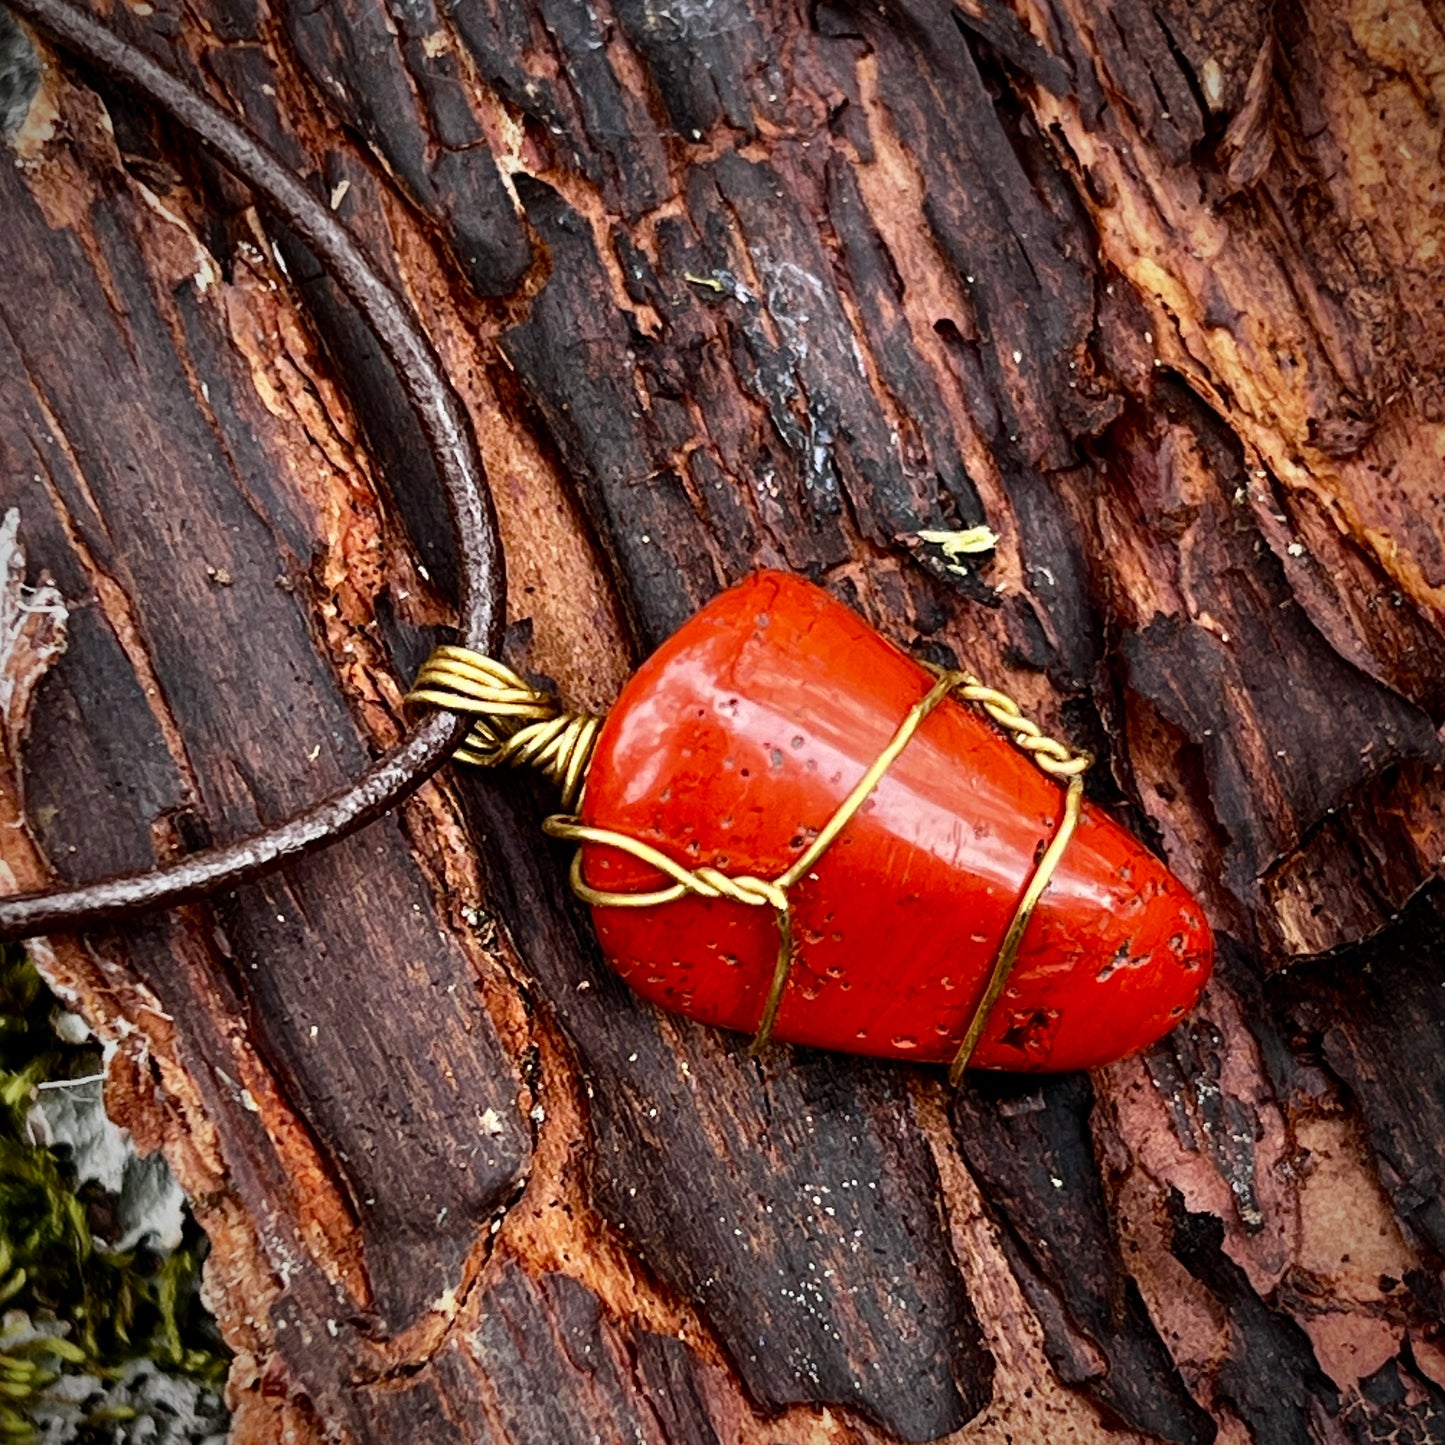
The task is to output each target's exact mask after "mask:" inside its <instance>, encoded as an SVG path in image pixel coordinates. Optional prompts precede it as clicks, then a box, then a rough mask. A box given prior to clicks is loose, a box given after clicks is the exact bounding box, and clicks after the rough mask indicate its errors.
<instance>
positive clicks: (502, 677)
mask: <svg viewBox="0 0 1445 1445" xmlns="http://www.w3.org/2000/svg"><path fill="white" fill-rule="evenodd" d="M406 702H407V705H408V706H411V707H417V706H428V707H439V708H445V709H446V710H447V711H448V712H459V713H466V714H469V715H471V716H473V717H474V718H475V719H476V721H475V722H474V723H473V724H472V727H471V730H470V731H469V732H468V733H467V735H466V737H465V738H464V739H463V741H462V743H461V745H460V746H459V747H458V748H457V750H456V753H455V754H454V756H455V758H456V760H457V761H458V762H462V763H470V764H472V766H474V767H479V768H499V767H514V768H521V767H530V768H536V769H537V770H538V771H539V772H541V773H543V774H545V775H546V776H547V777H549V778H551V779H552V781H553V782H555V783H556V784H557V785H558V787H559V788H560V789H561V792H562V806H563V807H564V808H568V809H575V808H576V807H577V804H578V802H579V801H580V800H581V797H582V787H583V784H584V783H585V782H586V779H587V765H588V763H589V762H591V760H592V749H593V747H594V746H595V745H596V742H597V732H598V729H599V728H601V726H602V719H601V718H599V717H592V716H590V715H588V714H586V713H573V712H568V711H567V710H566V708H564V707H563V706H562V703H561V701H560V700H559V699H558V698H556V697H554V696H553V695H552V694H551V693H547V692H539V691H538V690H537V689H536V688H534V687H532V686H531V685H530V684H529V683H528V682H526V681H525V679H523V678H521V677H519V676H518V675H517V674H516V673H515V672H513V671H512V669H511V668H510V667H508V666H506V664H505V663H501V662H497V661H496V660H495V659H494V658H490V657H485V656H483V654H481V653H480V652H473V651H472V650H471V649H470V648H466V647H453V646H445V647H438V648H437V649H436V651H434V652H433V653H432V655H431V656H430V657H429V658H427V660H426V662H425V663H424V664H423V665H422V669H421V671H420V672H419V673H417V678H416V684H415V686H413V688H412V690H411V691H410V692H409V693H407V695H406Z"/></svg>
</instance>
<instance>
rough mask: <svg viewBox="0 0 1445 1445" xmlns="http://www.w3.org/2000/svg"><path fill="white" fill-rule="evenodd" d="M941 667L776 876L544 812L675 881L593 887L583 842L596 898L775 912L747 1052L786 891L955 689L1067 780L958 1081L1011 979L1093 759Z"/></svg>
mask: <svg viewBox="0 0 1445 1445" xmlns="http://www.w3.org/2000/svg"><path fill="white" fill-rule="evenodd" d="M937 676H938V680H937V682H935V683H934V685H933V686H932V688H930V689H929V691H928V692H927V694H926V695H925V696H924V697H922V698H921V699H920V700H919V701H918V702H916V703H915V704H914V705H913V707H912V708H910V709H909V711H908V713H907V714H906V715H905V716H904V718H903V721H902V722H901V723H899V725H898V727H897V729H896V731H895V732H894V734H893V736H892V737H891V738H890V739H889V740H888V744H887V746H886V747H885V748H884V749H883V751H882V752H881V753H879V754H878V756H877V757H876V758H875V759H874V760H873V762H872V764H871V765H870V766H869V768H868V770H867V771H866V772H865V773H864V774H863V776H862V777H861V778H860V779H859V780H858V783H857V785H856V786H855V787H854V788H853V790H852V792H850V793H849V794H848V796H847V797H846V798H845V799H844V800H843V802H842V803H841V804H840V805H839V806H838V808H837V810H836V811H835V812H834V814H833V816H832V817H831V818H829V820H828V821H827V823H826V824H825V825H824V826H823V829H822V831H821V832H820V833H819V834H818V836H817V837H816V838H814V839H813V842H812V844H811V845H810V846H809V847H808V849H807V850H806V851H805V852H804V853H803V854H802V856H801V857H800V858H798V859H797V861H796V862H794V863H793V865H792V866H791V867H790V868H788V869H787V871H786V872H784V873H780V874H779V875H778V877H776V878H774V879H771V880H769V879H765V878H754V877H752V876H751V875H748V874H742V875H732V876H730V875H728V874H726V873H722V872H719V871H718V870H717V869H716V868H710V867H701V868H684V867H683V866H682V865H681V864H679V863H675V862H674V861H673V860H672V859H671V858H669V857H668V856H667V855H666V854H665V853H662V852H660V851H659V850H658V849H656V848H654V847H652V846H651V845H650V844H648V843H644V842H642V841H641V840H639V839H636V838H630V837H628V836H627V835H626V834H625V833H615V832H613V831H612V830H611V829H610V828H594V827H591V826H589V825H588V824H585V823H582V822H580V821H579V820H578V819H577V818H575V817H568V816H562V815H558V816H554V817H551V818H548V819H547V820H546V822H544V823H543V824H542V827H543V829H544V831H546V832H547V833H548V834H549V835H550V836H551V837H553V838H562V839H566V840H567V841H569V842H574V843H599V844H602V845H604V846H606V847H609V848H617V849H619V850H620V851H622V852H624V853H629V854H631V855H632V857H634V858H637V859H639V860H640V861H641V862H643V863H646V864H648V865H649V866H651V867H653V868H656V869H657V870H658V872H660V873H662V874H664V875H665V876H666V877H668V878H671V879H672V880H673V881H672V884H671V885H670V886H669V887H666V888H659V889H654V890H652V891H651V892H648V893H614V892H608V891H606V890H603V889H598V888H593V887H592V886H591V885H590V884H589V883H588V882H587V881H586V879H584V878H583V876H582V851H581V849H580V848H579V849H578V850H577V852H576V853H575V854H574V855H573V857H572V869H571V883H572V888H573V890H574V891H575V892H576V894H577V896H578V897H579V898H581V899H582V900H583V901H584V902H585V903H589V904H591V905H592V906H593V907H597V908H655V907H657V906H658V905H660V904H663V903H673V902H675V901H676V900H677V899H679V898H682V897H683V896H684V895H685V894H688V893H691V894H695V895H696V896H697V897H700V898H728V899H731V900H732V901H733V902H735V903H745V904H748V905H749V906H751V907H755V908H756V907H769V906H770V907H772V909H773V910H774V911H775V913H776V914H777V919H778V955H777V962H776V963H775V965H774V967H773V978H772V983H771V985H770V986H769V989H768V996H767V999H766V1001H765V1002H764V1004H763V1011H762V1014H761V1016H760V1017H759V1020H758V1027H757V1032H756V1033H755V1034H754V1035H753V1042H752V1049H751V1051H752V1052H753V1053H754V1054H756V1053H758V1052H759V1051H760V1050H761V1049H762V1048H763V1047H764V1046H765V1045H766V1044H767V1042H768V1040H769V1039H770V1038H771V1037H772V1032H773V1024H774V1023H775V1022H776V1020H777V1016H778V1010H779V1008H780V1007H781V1006H782V1002H783V994H784V992H785V991H786V989H787V985H788V977H789V974H790V973H791V972H792V966H793V913H792V902H791V899H790V897H789V890H790V889H791V888H792V887H793V886H794V884H796V883H797V882H798V881H799V880H800V879H801V878H803V877H804V876H805V875H806V874H807V873H808V872H809V870H810V869H811V868H812V867H813V865H814V864H815V863H816V862H817V861H818V859H819V858H821V857H822V856H823V854H824V853H825V852H826V851H827V849H828V848H829V847H830V846H831V845H832V843H833V841H834V840H835V839H836V838H837V836H838V834H839V833H841V832H842V831H843V829H844V828H845V827H847V825H848V823H849V822H850V821H851V819H852V818H853V816H854V814H856V813H857V811H858V809H859V808H861V807H862V806H863V803H864V802H865V801H866V800H867V798H868V795H869V794H870V793H871V792H872V791H873V790H874V788H876V787H877V786H878V784H879V783H880V782H881V781H882V779H883V776H884V774H885V773H887V771H888V769H889V768H891V767H892V766H893V764H894V762H895V761H896V760H897V758H898V755H899V754H900V753H901V752H902V751H903V749H904V748H905V747H907V746H908V743H909V741H910V740H911V739H912V737H913V735H914V734H915V733H916V732H917V731H918V728H919V726H920V724H921V723H922V722H923V720H924V719H925V718H926V717H927V716H928V715H929V713H931V712H932V711H933V710H934V708H936V707H937V706H938V705H939V703H941V702H942V701H943V700H944V698H946V697H947V696H949V695H950V694H951V693H956V694H957V695H958V696H959V697H961V698H962V699H963V700H964V701H965V702H971V703H974V704H975V705H976V706H978V707H980V708H981V709H982V710H983V711H984V712H985V713H987V714H988V716H989V717H990V718H992V719H993V721H994V722H996V723H997V724H999V726H1001V727H1003V728H1004V729H1006V730H1007V732H1008V733H1009V735H1010V740H1011V741H1012V742H1013V744H1014V746H1015V747H1017V748H1019V749H1020V751H1022V752H1023V753H1025V754H1026V755H1027V756H1028V757H1029V758H1030V759H1031V760H1032V761H1033V763H1034V765H1035V766H1036V767H1038V768H1039V770H1040V771H1041V772H1043V773H1045V774H1046V775H1047V776H1049V777H1052V778H1055V779H1058V780H1064V781H1066V782H1067V788H1066V791H1065V794H1064V806H1063V810H1062V813H1061V815H1060V818H1059V822H1058V824H1057V825H1056V827H1055V829H1054V833H1053V837H1052V838H1051V839H1050V842H1049V845H1048V847H1047V848H1046V849H1045V850H1044V852H1043V854H1042V856H1041V857H1040V858H1039V860H1038V862H1037V863H1036V864H1035V865H1034V868H1033V872H1032V873H1031V875H1030V877H1029V881H1028V884H1027V885H1026V886H1025V888H1024V891H1023V894H1022V895H1021V896H1020V898H1019V902H1018V906H1017V907H1016V908H1015V909H1014V914H1013V918H1012V919H1011V920H1010V922H1009V926H1008V929H1007V931H1006V932H1005V934H1004V937H1003V942H1002V943H1001V944H1000V945H999V951H998V953H997V955H996V956H995V958H994V964H993V969H992V970H991V972H990V974H989V980H988V983H987V985H986V986H985V988H984V991H983V994H982V996H981V997H980V999H979V1002H978V1004H977V1006H976V1007H975V1008H974V1011H973V1015H972V1017H971V1018H970V1020H969V1025H968V1028H967V1030H966V1031H965V1033H964V1038H963V1043H962V1044H961V1045H960V1046H959V1049H958V1052H957V1053H956V1054H955V1055H954V1057H953V1062H952V1063H951V1064H950V1066H949V1071H948V1073H949V1079H950V1080H951V1081H952V1082H953V1083H954V1084H957V1083H958V1081H959V1080H960V1079H961V1078H962V1076H963V1071H964V1069H965V1068H966V1067H967V1065H968V1061H969V1059H970V1058H971V1057H972V1056H973V1051H974V1049H975V1048H977V1046H978V1041H979V1039H980V1037H981V1036H982V1034H983V1029H984V1025H985V1024H986V1023H987V1022H988V1017H989V1014H990V1013H991V1012H992V1010H993V1007H994V1005H995V1004H996V1003H997V1002H998V1000H999V997H1000V996H1001V995H1002V993H1003V990H1004V987H1005V985H1006V984H1007V983H1008V978H1009V974H1010V973H1011V972H1012V971H1013V966H1014V964H1015V962H1016V961H1017V960H1018V953H1019V946H1020V944H1021V943H1022V942H1023V936H1024V930H1025V929H1026V928H1027V927H1028V922H1029V919H1030V917H1032V915H1033V911H1034V908H1035V906H1036V905H1037V903H1038V901H1039V899H1040V898H1041V897H1042V896H1043V893H1044V890H1045V888H1047V887H1048V884H1049V879H1050V878H1052V877H1053V874H1054V870H1055V869H1056V868H1057V867H1058V864H1059V860H1060V859H1061V858H1062V857H1063V855H1064V850H1065V848H1067V847H1068V843H1069V839H1070V838H1071V837H1072V836H1073V832H1074V826H1075V824H1076V823H1077V822H1078V818H1079V809H1080V805H1081V803H1082V801H1083V794H1084V784H1083V774H1084V772H1085V771H1086V770H1087V769H1088V767H1089V765H1090V762H1091V761H1092V760H1091V759H1090V758H1089V756H1088V754H1087V753H1079V752H1075V751H1073V750H1072V749H1070V748H1068V747H1066V746H1065V745H1064V744H1063V743H1061V742H1058V741H1057V740H1056V739H1054V738H1051V737H1048V736H1047V735H1046V734H1045V733H1044V731H1043V729H1042V728H1040V727H1039V725H1038V724H1037V723H1035V722H1034V721H1033V720H1032V719H1031V718H1027V717H1025V716H1024V715H1023V712H1022V711H1021V710H1020V708H1019V705H1018V704H1017V703H1016V702H1015V701H1014V700H1013V699H1012V698H1011V697H1009V696H1008V694H1007V693H1002V692H999V691H998V690H997V689H995V688H991V687H985V686H984V685H983V684H982V683H981V682H979V680H978V679H977V678H976V677H973V676H972V675H971V674H969V673H966V672H939V673H938V674H937Z"/></svg>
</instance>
